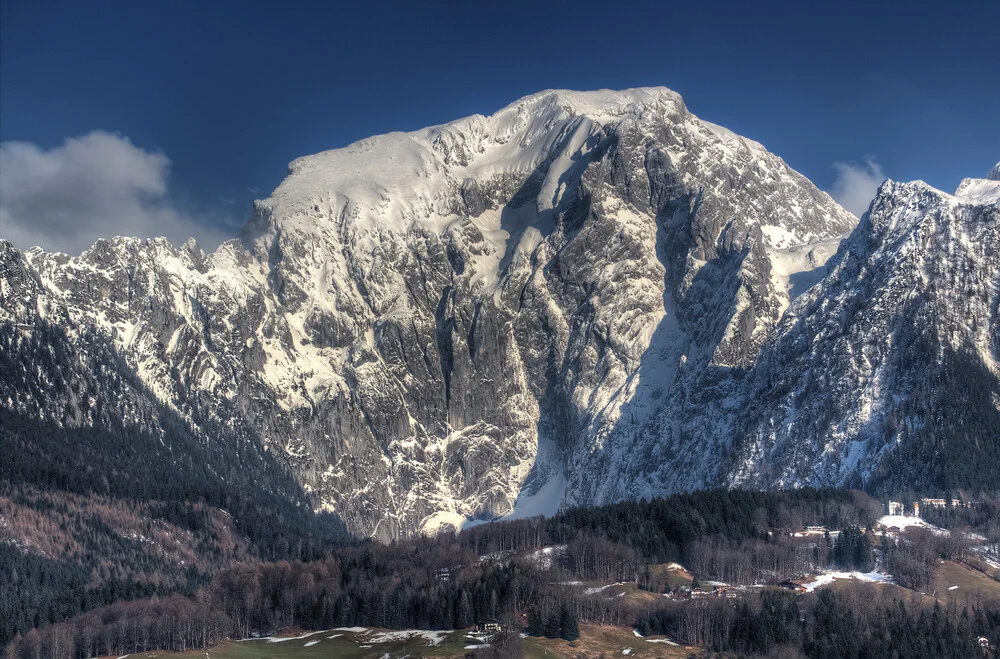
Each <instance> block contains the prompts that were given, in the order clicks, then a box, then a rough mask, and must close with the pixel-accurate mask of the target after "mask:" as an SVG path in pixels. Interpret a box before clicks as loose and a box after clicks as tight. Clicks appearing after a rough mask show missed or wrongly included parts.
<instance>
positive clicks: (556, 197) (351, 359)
mask: <svg viewBox="0 0 1000 659" xmlns="http://www.w3.org/2000/svg"><path fill="white" fill-rule="evenodd" d="M980 180H981V181H985V180H982V179H980ZM963 186H965V183H964V182H963ZM970 186H971V187H970ZM970 186H966V188H964V192H963V191H962V189H960V191H958V192H957V196H951V195H945V194H944V193H941V192H938V191H936V190H933V189H931V188H929V187H927V186H925V185H923V184H919V183H914V184H897V183H891V182H889V183H886V184H885V185H883V186H882V188H881V189H880V190H879V194H878V197H876V199H875V201H874V202H873V204H872V207H871V209H870V210H869V212H868V213H867V214H865V216H864V217H863V218H862V220H861V223H860V225H858V221H857V219H856V218H854V217H853V216H852V215H851V214H849V213H848V212H846V211H845V210H844V209H842V208H841V207H839V206H838V205H837V204H836V203H835V202H834V201H833V200H832V199H831V198H830V197H829V196H827V195H826V194H824V193H823V192H821V191H819V190H818V189H817V188H816V187H815V186H813V185H812V184H811V183H810V182H809V181H808V180H806V179H805V178H804V177H802V176H801V175H800V174H798V173H796V172H795V171H793V170H792V169H790V168H789V167H788V166H787V165H786V164H785V163H784V162H783V161H782V160H781V159H780V158H778V157H777V156H775V155H773V154H771V153H769V152H768V151H767V150H766V149H764V147H762V146H761V145H760V144H757V143H756V142H753V141H751V140H748V139H745V138H742V137H739V136H737V135H735V134H733V133H732V132H730V131H728V130H726V129H724V128H721V127H719V126H716V125H714V124H711V123H709V122H706V121H702V120H700V119H698V118H697V117H696V116H694V115H693V114H691V113H690V112H689V111H688V109H687V107H686V106H685V104H684V102H683V100H682V99H681V97H680V96H678V95H677V94H676V93H674V92H672V91H670V90H668V89H664V88H649V89H633V90H626V91H621V92H615V91H598V92H570V91H546V92H541V93H539V94H534V95H531V96H528V97H525V98H523V99H521V100H519V101H517V102H515V103H513V104H511V105H509V106H507V107H506V108H504V109H502V110H500V111H499V112H497V113H496V114H494V115H491V116H489V117H483V116H479V115H476V116H472V117H467V118H465V119H460V120H458V121H455V122H452V123H449V124H445V125H442V126H435V127H432V128H427V129H424V130H420V131H416V132H412V133H391V134H388V135H381V136H377V137H372V138H369V139H366V140H362V141H360V142H357V143H355V144H352V145H350V146H347V147H345V148H343V149H336V150H333V151H327V152H324V153H320V154H317V155H314V156H308V157H304V158H300V159H298V160H295V161H294V162H292V163H291V165H290V166H289V173H288V176H287V178H286V179H285V180H284V181H283V182H282V183H281V185H280V186H279V187H278V188H277V189H276V190H275V191H274V193H273V194H272V195H271V197H270V198H268V199H266V200H263V201H260V202H257V203H256V204H255V209H254V213H253V216H252V218H251V219H250V221H249V222H248V223H247V225H246V226H245V227H244V229H243V231H242V233H241V236H240V238H239V239H237V240H231V241H229V242H227V243H224V244H223V245H221V246H220V247H219V249H218V250H216V251H215V252H214V253H211V254H204V253H202V252H201V250H200V249H199V248H198V247H197V245H196V244H194V243H193V242H190V243H188V244H187V245H184V246H183V247H181V248H179V249H178V248H174V247H173V246H171V245H170V244H169V243H168V242H167V241H165V240H162V239H159V240H138V239H131V238H112V239H108V240H101V241H99V242H98V243H96V244H95V245H94V246H93V247H92V248H91V249H89V250H87V251H85V252H84V253H83V254H81V255H80V256H77V257H70V256H67V255H64V254H51V253H45V252H43V251H41V250H37V249H34V250H29V251H27V252H24V253H22V252H19V251H18V250H16V249H15V248H13V247H12V246H11V245H10V244H8V243H0V301H2V312H0V320H2V323H3V324H4V326H5V329H4V331H6V332H9V333H11V334H12V335H13V334H15V333H25V332H27V333H31V332H32V331H33V330H32V328H37V327H39V326H41V325H42V324H54V325H57V326H59V327H61V328H64V329H65V331H66V332H67V334H68V335H69V336H70V338H71V339H73V338H74V337H75V340H76V344H75V351H76V352H75V353H73V352H72V351H71V352H70V354H66V355H65V356H64V357H63V358H64V359H65V360H66V362H67V363H66V366H65V368H66V369H69V370H72V369H74V368H76V369H81V368H85V365H86V363H87V362H86V351H87V345H86V341H85V337H91V336H100V337H103V338H104V339H106V340H107V341H108V342H109V344H110V345H113V346H114V347H115V349H116V350H117V351H119V353H120V355H121V356H122V357H123V358H124V360H125V362H126V363H127V364H128V366H129V368H131V369H132V370H133V371H134V373H135V375H136V376H137V377H138V379H139V381H141V383H142V385H143V386H144V387H145V388H146V393H145V394H141V393H138V394H134V395H147V396H150V397H155V398H156V399H157V400H158V401H159V402H161V403H165V404H167V405H168V406H170V408H171V409H173V410H174V411H176V412H177V413H179V414H180V415H181V416H182V417H184V418H185V419H187V421H188V422H189V423H190V424H191V425H192V427H193V429H194V431H195V432H197V433H199V435H200V436H202V437H203V438H204V441H206V442H212V441H216V439H215V430H214V429H216V428H226V429H228V430H229V433H228V434H227V437H229V436H239V437H243V438H249V439H247V441H251V442H255V443H258V444H259V445H260V446H262V447H264V448H266V449H267V450H268V451H270V453H271V454H272V455H274V456H277V457H278V458H280V461H281V462H282V463H284V464H285V465H287V467H288V468H289V470H290V471H291V473H292V475H293V476H294V478H295V479H296V480H297V481H298V483H299V484H300V485H301V486H302V488H304V490H305V491H306V492H307V493H308V494H309V496H310V497H311V498H312V500H313V503H314V505H315V506H316V507H317V508H320V509H325V510H330V511H334V512H336V513H337V514H338V515H340V516H341V517H342V518H343V519H344V520H345V522H346V523H347V525H348V527H349V528H351V529H352V530H354V531H356V532H359V533H363V534H366V535H372V536H375V537H379V538H383V539H390V538H396V537H401V536H405V535H408V534H412V533H415V532H420V531H423V532H433V531H436V530H438V529H440V528H442V527H443V526H446V525H451V526H455V527H460V526H461V525H462V524H463V523H465V521H466V520H469V519H474V518H475V519H489V518H493V517H496V516H501V515H513V516H520V515H531V514H537V513H542V512H552V511H554V510H555V509H556V508H557V507H558V506H560V505H566V504H589V503H600V502H607V501H614V500H620V499H623V498H638V497H641V496H647V497H648V496H653V495H658V494H666V493H670V492H675V491H681V490H687V489H691V488H697V487H706V486H716V485H734V484H753V485H756V486H761V487H773V486H788V485H800V484H817V485H820V484H831V485H832V484H844V483H850V484H855V483H857V484H865V483H872V484H878V483H883V484H885V483H896V482H897V481H898V480H899V479H901V478H911V479H922V480H921V481H920V482H921V483H925V484H933V485H939V486H949V485H952V484H954V483H953V480H949V479H953V476H954V474H953V473H952V471H950V470H949V469H944V468H942V469H937V470H935V469H936V468H935V467H933V466H928V465H927V464H926V463H925V461H926V459H927V457H929V456H932V455H940V454H941V452H943V451H950V450H954V449H955V448H956V447H958V446H965V445H966V443H967V442H971V441H972V439H971V436H970V435H969V432H971V431H970V430H969V429H970V428H977V429H982V433H985V434H979V435H977V439H976V442H978V444H977V446H980V447H981V451H982V452H983V455H985V456H987V457H988V456H994V457H988V459H995V455H996V453H997V450H998V446H1000V440H998V438H997V437H996V434H997V432H998V431H997V430H996V429H997V428H998V427H1000V424H994V425H992V426H990V425H989V424H990V423H993V419H994V417H995V416H996V415H1000V411H998V409H1000V404H998V402H997V401H998V400H1000V399H998V398H997V396H998V392H1000V388H998V386H997V383H998V374H997V366H996V362H997V355H998V346H1000V338H998V337H1000V334H998V332H1000V330H998V327H1000V322H998V316H1000V315H998V311H997V299H998V294H997V291H998V288H1000V282H998V280H997V273H998V272H1000V267H998V266H1000V264H998V263H997V253H996V247H995V246H996V245H997V244H1000V240H996V238H997V236H996V231H997V214H998V210H997V203H996V198H995V197H994V196H991V195H992V193H990V192H989V190H986V191H985V192H984V191H983V189H982V188H984V186H983V185H980V184H978V183H974V184H970ZM985 187H989V186H988V185H987V186H985ZM856 225H857V226H856ZM848 235H849V237H848V238H846V240H844V238H845V236H848ZM842 240H844V242H843V243H842V242H841V241H842ZM828 261H829V263H827V262H828ZM914 341H916V343H913V342H914ZM970 373H972V374H973V375H972V376H971V377H973V378H974V382H975V383H976V384H975V387H973V390H970V391H968V392H967V396H969V397H970V398H969V400H967V401H964V402H963V403H962V404H961V405H957V404H955V401H954V399H953V398H952V397H949V396H948V395H947V392H946V388H947V387H948V386H949V385H948V383H949V382H952V379H953V378H955V377H966V376H967V375H968V374H970ZM922 374H923V375H927V374H930V375H931V379H929V380H928V379H927V378H926V377H922ZM19 377H20V379H16V380H15V379H12V378H8V381H7V382H5V383H4V390H2V391H0V393H3V394H6V395H4V396H0V405H6V406H8V407H9V408H10V409H11V410H12V411H14V412H17V413H19V414H30V415H36V416H40V417H43V418H46V419H50V420H52V421H54V422H57V423H59V424H63V425H66V426H77V425H86V424H88V423H91V422H92V419H93V414H92V408H93V407H94V405H95V403H94V401H93V397H88V396H79V395H70V394H66V395H61V396H59V397H58V399H55V398H53V399H52V400H42V401H40V400H35V399H34V398H33V397H32V396H30V395H26V394H25V393H24V392H25V391H40V390H41V389H39V388H38V387H41V386H42V384H41V383H39V382H34V381H32V378H36V377H40V376H38V375H37V374H32V373H30V372H26V373H25V374H23V376H19ZM97 380H99V382H97V384H95V385H94V386H95V387H98V388H99V390H100V391H99V394H100V395H101V396H104V397H105V398H106V399H107V400H111V401H120V402H121V403H120V404H121V405H122V406H123V408H122V410H121V413H122V417H123V418H124V419H126V420H127V422H128V423H130V424H133V425H134V426H136V427H142V426H143V425H144V424H147V423H148V422H149V421H148V420H147V419H144V418H143V417H142V415H141V414H126V411H127V410H125V409H124V408H125V407H129V406H130V405H131V404H130V403H128V401H129V400H131V398H130V397H129V396H123V395H120V391H119V390H120V388H121V384H120V383H118V382H116V381H113V380H110V379H105V380H101V379H100V377H97ZM131 395H133V394H130V396H131ZM133 407H135V406H132V407H129V409H132V408H133ZM136 409H138V408H136ZM973 416H974V417H975V419H976V420H975V421H973V420H972V417H973ZM970 424H978V425H970ZM991 427H992V430H989V428H991ZM976 432H979V430H977V431H976ZM949 433H950V434H949ZM990 433H992V434H990ZM935 437H943V438H944V439H941V440H940V441H938V440H937V439H934V438H935ZM164 441H169V437H166V438H165V440H164ZM218 441H223V440H218ZM226 441H230V440H226ZM935 442H936V443H935ZM992 473H994V474H995V473H997V472H996V471H994V472H992ZM894 479H895V480H894ZM967 480H968V479H967ZM912 484H913V485H916V481H914V482H913V483H912ZM965 484H966V485H970V486H974V485H975V483H965ZM992 485H993V486H994V487H995V486H996V483H995V482H993V484H992Z"/></svg>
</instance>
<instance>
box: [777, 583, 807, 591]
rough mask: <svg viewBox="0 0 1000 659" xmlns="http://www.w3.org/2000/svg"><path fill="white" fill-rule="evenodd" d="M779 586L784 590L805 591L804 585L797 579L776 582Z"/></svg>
mask: <svg viewBox="0 0 1000 659" xmlns="http://www.w3.org/2000/svg"><path fill="white" fill-rule="evenodd" d="M778 586H779V587H781V588H784V589H785V590H794V591H795V592H796V593H804V592H806V587H805V586H803V585H802V584H800V583H799V582H798V581H782V582H781V583H780V584H778Z"/></svg>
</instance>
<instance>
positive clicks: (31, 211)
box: [0, 130, 228, 253]
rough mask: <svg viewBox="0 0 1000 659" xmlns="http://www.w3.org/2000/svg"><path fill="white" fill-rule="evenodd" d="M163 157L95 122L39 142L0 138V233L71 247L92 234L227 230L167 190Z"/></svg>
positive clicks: (80, 246)
mask: <svg viewBox="0 0 1000 659" xmlns="http://www.w3.org/2000/svg"><path fill="white" fill-rule="evenodd" d="M169 174H170V160H169V159H168V158H167V157H166V156H165V155H163V154H162V153H157V152H153V151H146V150H145V149H142V148H139V147H137V146H135V145H133V144H132V142H131V141H130V140H129V139H128V138H127V137H124V136H122V135H118V134H113V133H108V132H105V131H100V130H95V131H93V132H90V133H88V134H86V135H83V136H82V137H75V138H68V139H67V140H66V141H65V142H64V143H63V144H62V145H61V146H58V147H55V148H52V149H49V150H45V149H42V148H39V147H38V146H37V145H35V144H31V143H29V142H3V143H2V144H0V237H2V238H5V239H7V240H10V241H11V242H12V243H14V244H15V245H17V246H18V247H21V248H27V247H31V246H33V245H39V246H41V247H43V248H45V249H48V250H59V251H65V252H70V253H78V252H80V251H82V250H84V249H86V248H87V247H89V246H90V245H92V244H93V243H94V241H95V240H97V239H98V238H103V237H110V236H116V235H128V236H139V237H146V238H148V237H154V236H165V237H166V238H167V239H169V240H170V241H171V242H173V243H175V244H179V243H181V242H183V241H184V240H186V239H187V238H189V237H192V236H193V237H195V238H197V239H198V240H199V242H202V244H203V246H204V247H207V248H213V247H215V246H216V245H217V244H218V243H219V242H221V241H222V240H225V239H226V238H227V237H228V236H227V235H225V232H224V231H221V230H219V229H217V228H212V227H209V226H206V225H205V224H204V223H203V222H199V221H197V220H196V219H194V218H192V217H191V216H190V215H188V214H187V213H185V212H183V211H181V210H179V209H178V208H177V205H176V204H175V203H173V202H172V201H171V200H170V198H169V197H168V195H167V178H168V177H169Z"/></svg>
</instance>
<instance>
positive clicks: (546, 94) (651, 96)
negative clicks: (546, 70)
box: [501, 87, 684, 116]
mask: <svg viewBox="0 0 1000 659" xmlns="http://www.w3.org/2000/svg"><path fill="white" fill-rule="evenodd" d="M539 103H543V104H552V105H558V106H561V107H563V108H565V109H567V110H570V111H571V112H572V113H573V114H583V115H589V116H601V115H604V116H608V115H611V116H617V115H622V114H626V113H628V112H629V111H631V110H634V109H636V108H640V107H655V106H658V105H673V106H678V107H681V108H683V107H684V99H682V98H681V95H680V94H678V93H677V92H675V91H673V90H671V89H668V88H666V87H635V88H632V89H622V90H613V89H598V90H593V91H574V90H571V89H545V90H542V91H540V92H536V93H534V94H529V95H528V96H525V97H523V98H521V99H518V100H517V101H514V102H513V103H511V104H510V105H509V106H507V108H505V109H508V108H518V107H523V106H525V105H535V104H539ZM501 112H503V110H501Z"/></svg>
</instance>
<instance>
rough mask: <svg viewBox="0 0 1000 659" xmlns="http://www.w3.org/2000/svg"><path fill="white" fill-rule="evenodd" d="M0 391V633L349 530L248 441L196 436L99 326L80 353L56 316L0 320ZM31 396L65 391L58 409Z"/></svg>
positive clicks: (313, 552) (325, 542) (232, 435)
mask: <svg viewBox="0 0 1000 659" xmlns="http://www.w3.org/2000/svg"><path fill="white" fill-rule="evenodd" d="M81 364H82V365H84V366H85V368H80V365H81ZM0 396H3V397H4V398H5V399H7V401H8V405H7V406H0V455H2V456H3V459H2V460H0V574H2V575H4V578H3V583H2V586H3V587H2V589H0V642H6V641H7V640H9V639H10V638H12V637H13V635H14V634H15V633H17V632H21V633H24V632H26V631H28V630H29V629H30V628H31V627H34V626H38V625H40V624H45V623H48V622H55V621H58V620H62V619H65V618H67V617H70V616H73V615H76V614H77V613H80V612H82V611H86V610H88V609H91V608H93V607H96V606H102V605H106V604H111V603H113V602H117V601H119V600H127V599H133V598H137V597H148V596H150V595H154V594H158V595H165V594H168V593H173V592H184V593H188V594H191V593H194V592H195V590H196V589H197V588H198V587H199V586H201V585H203V584H205V583H207V582H208V580H209V579H210V578H211V576H212V575H213V574H215V573H217V572H218V571H219V570H220V569H223V568H225V567H229V566H231V565H233V564H235V563H237V562H241V561H245V560H248V559H252V560H277V559H315V558H319V557H320V556H322V555H324V554H325V553H326V552H328V551H329V550H330V549H331V548H332V547H336V546H338V545H340V544H343V543H344V542H349V541H351V539H350V536H349V535H348V534H347V533H346V531H345V530H344V527H343V524H341V523H340V522H339V520H337V519H336V518H335V517H334V516H332V515H328V514H323V515H316V514H315V513H313V510H312V506H311V502H310V500H309V498H308V497H307V495H306V494H305V492H303V491H302V489H301V488H300V487H299V486H298V485H297V484H296V483H295V481H294V480H293V479H292V478H291V477H290V476H289V474H288V473H287V470H286V469H285V468H284V467H283V466H282V465H281V464H280V463H278V462H277V461H275V460H274V459H273V457H272V456H271V455H270V454H269V453H268V452H266V451H264V450H263V449H262V447H261V446H260V443H259V442H258V441H256V440H255V438H253V437H252V436H250V435H248V434H245V433H242V434H241V433H237V432H234V431H232V430H230V429H227V428H213V431H214V432H213V435H212V437H211V438H210V439H209V438H208V437H205V436H203V435H200V434H198V433H197V432H196V431H194V430H193V429H192V427H191V426H190V425H189V424H188V423H187V421H185V420H184V419H183V418H181V417H180V416H179V415H178V414H177V413H176V412H175V411H173V410H171V409H170V408H168V407H167V406H166V405H163V404H161V403H159V402H158V401H157V399H156V397H155V396H153V395H151V394H150V392H148V390H146V389H145V387H144V386H143V385H142V383H141V382H140V381H139V379H138V378H137V377H136V376H135V374H134V371H133V370H131V369H129V368H128V367H127V366H126V365H125V364H124V363H123V361H122V359H121V357H120V356H119V354H118V352H117V350H115V348H114V347H113V346H111V345H109V344H108V343H107V342H106V341H105V338H104V337H102V336H100V335H92V336H88V337H87V341H86V348H83V347H80V346H79V344H76V343H74V342H71V341H70V340H69V339H68V337H67V335H66V332H65V330H64V329H63V328H61V327H57V326H53V325H50V324H47V323H42V324H41V325H40V326H38V327H35V328H34V329H33V330H32V331H30V332H25V331H22V330H20V329H18V328H17V327H16V326H14V325H11V324H7V323H2V324H0ZM40 400H48V401H52V400H61V401H63V402H62V406H63V412H64V415H63V419H62V420H59V421H57V420H53V419H48V418H45V416H44V415H42V414H40V411H39V409H37V408H35V407H33V405H34V404H35V402H36V401H40Z"/></svg>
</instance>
